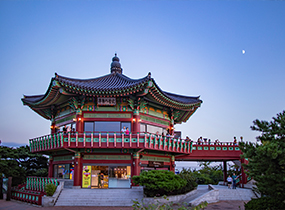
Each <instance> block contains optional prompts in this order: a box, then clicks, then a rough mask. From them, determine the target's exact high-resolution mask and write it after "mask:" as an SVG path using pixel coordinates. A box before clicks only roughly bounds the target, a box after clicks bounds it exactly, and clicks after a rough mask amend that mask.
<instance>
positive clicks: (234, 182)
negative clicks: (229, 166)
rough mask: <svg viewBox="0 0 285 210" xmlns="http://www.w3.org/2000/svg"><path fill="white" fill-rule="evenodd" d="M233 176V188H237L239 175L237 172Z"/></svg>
mask: <svg viewBox="0 0 285 210" xmlns="http://www.w3.org/2000/svg"><path fill="white" fill-rule="evenodd" d="M232 178H233V189H236V181H237V176H236V174H235V173H234V174H233V176H232Z"/></svg>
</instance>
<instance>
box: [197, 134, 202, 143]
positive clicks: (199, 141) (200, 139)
mask: <svg viewBox="0 0 285 210" xmlns="http://www.w3.org/2000/svg"><path fill="white" fill-rule="evenodd" d="M197 143H198V144H201V143H202V136H200V137H199V138H198V140H197Z"/></svg>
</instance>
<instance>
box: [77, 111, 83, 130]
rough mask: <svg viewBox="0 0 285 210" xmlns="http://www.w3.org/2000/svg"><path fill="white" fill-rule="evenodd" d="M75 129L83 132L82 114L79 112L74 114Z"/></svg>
mask: <svg viewBox="0 0 285 210" xmlns="http://www.w3.org/2000/svg"><path fill="white" fill-rule="evenodd" d="M76 131H77V132H78V133H83V132H84V123H83V115H82V113H79V114H77V115H76Z"/></svg>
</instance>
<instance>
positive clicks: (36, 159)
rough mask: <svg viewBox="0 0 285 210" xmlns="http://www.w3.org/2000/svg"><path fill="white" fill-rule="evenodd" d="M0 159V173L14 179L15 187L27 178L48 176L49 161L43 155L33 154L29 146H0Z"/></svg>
mask: <svg viewBox="0 0 285 210" xmlns="http://www.w3.org/2000/svg"><path fill="white" fill-rule="evenodd" d="M0 159H1V161H0V173H1V174H4V175H5V177H12V185H13V186H16V185H19V184H21V183H23V182H25V180H26V176H47V172H48V165H47V160H48V159H47V158H46V157H45V156H43V155H41V154H34V153H31V152H30V149H29V146H22V147H18V148H12V147H4V146H0ZM1 174H0V175H1Z"/></svg>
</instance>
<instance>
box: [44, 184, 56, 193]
mask: <svg viewBox="0 0 285 210" xmlns="http://www.w3.org/2000/svg"><path fill="white" fill-rule="evenodd" d="M45 191H46V194H47V196H53V194H54V192H55V191H56V186H55V185H54V184H51V183H49V184H47V185H46V189H45Z"/></svg>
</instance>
